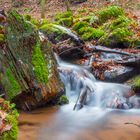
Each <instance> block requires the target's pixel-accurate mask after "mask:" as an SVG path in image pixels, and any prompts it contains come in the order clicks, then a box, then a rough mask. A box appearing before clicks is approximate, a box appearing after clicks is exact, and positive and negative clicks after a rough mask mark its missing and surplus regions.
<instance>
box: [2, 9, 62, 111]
mask: <svg viewBox="0 0 140 140" xmlns="http://www.w3.org/2000/svg"><path fill="white" fill-rule="evenodd" d="M7 21H8V26H6V34H5V38H6V44H5V47H6V49H5V47H2V48H1V49H2V50H1V51H0V62H1V67H2V68H1V71H0V83H1V86H2V89H3V90H4V93H5V98H7V99H8V100H10V101H11V100H12V102H15V103H16V105H17V108H20V109H23V110H31V109H35V108H37V107H39V106H44V105H46V104H48V103H49V102H50V101H51V100H55V99H56V98H58V97H59V96H60V95H62V94H64V86H63V84H62V82H61V80H60V78H59V74H58V71H57V65H56V60H55V57H54V55H53V51H52V47H51V43H50V42H49V41H48V40H45V38H43V37H41V36H39V34H38V30H36V29H35V28H34V26H33V24H31V23H30V22H29V21H27V20H26V19H25V18H23V17H22V16H21V15H20V14H19V13H18V12H16V11H15V10H14V11H13V10H12V11H9V13H8V14H7ZM54 85H55V86H54Z"/></svg>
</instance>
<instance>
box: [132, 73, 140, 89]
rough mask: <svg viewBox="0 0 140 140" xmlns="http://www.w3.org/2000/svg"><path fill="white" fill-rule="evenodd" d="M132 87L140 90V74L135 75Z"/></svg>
mask: <svg viewBox="0 0 140 140" xmlns="http://www.w3.org/2000/svg"><path fill="white" fill-rule="evenodd" d="M132 88H133V89H134V90H139V91H140V76H137V77H135V78H134V79H133V83H132Z"/></svg>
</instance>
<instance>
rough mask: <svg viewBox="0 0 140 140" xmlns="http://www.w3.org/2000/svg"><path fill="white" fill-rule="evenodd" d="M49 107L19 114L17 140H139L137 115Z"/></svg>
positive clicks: (134, 112)
mask: <svg viewBox="0 0 140 140" xmlns="http://www.w3.org/2000/svg"><path fill="white" fill-rule="evenodd" d="M70 108H71V106H70V105H67V106H64V107H61V108H59V107H50V108H43V109H38V110H36V111H33V112H31V113H24V112H23V113H21V115H20V118H19V129H20V131H19V135H18V140H140V128H139V127H137V126H135V125H131V124H125V123H126V122H132V123H137V124H139V123H140V113H139V112H140V111H119V110H107V111H105V110H100V109H93V108H86V109H83V110H82V111H79V112H73V111H72V110H70Z"/></svg>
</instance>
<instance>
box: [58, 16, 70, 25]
mask: <svg viewBox="0 0 140 140" xmlns="http://www.w3.org/2000/svg"><path fill="white" fill-rule="evenodd" d="M58 23H59V24H60V25H62V26H67V27H70V26H72V24H73V18H72V17H69V18H61V19H60V20H58Z"/></svg>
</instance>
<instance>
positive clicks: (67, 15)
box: [54, 11, 73, 21]
mask: <svg viewBox="0 0 140 140" xmlns="http://www.w3.org/2000/svg"><path fill="white" fill-rule="evenodd" d="M72 16H73V15H72V12H71V11H66V12H63V13H58V14H56V15H55V17H54V18H55V20H56V21H58V20H60V19H61V18H69V17H72Z"/></svg>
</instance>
